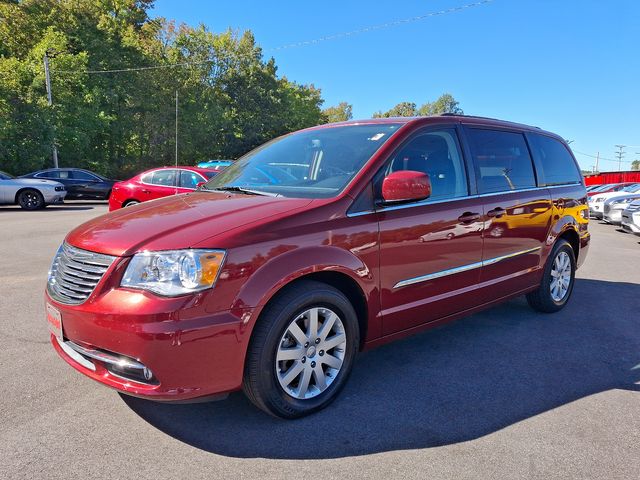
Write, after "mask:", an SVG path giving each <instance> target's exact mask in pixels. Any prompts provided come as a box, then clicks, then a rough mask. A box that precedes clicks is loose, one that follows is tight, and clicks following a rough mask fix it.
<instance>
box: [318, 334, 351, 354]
mask: <svg viewBox="0 0 640 480" xmlns="http://www.w3.org/2000/svg"><path fill="white" fill-rule="evenodd" d="M346 340H347V337H346V336H345V334H344V333H341V334H338V335H334V336H333V337H329V338H328V339H326V340H325V341H324V345H323V346H324V349H325V350H326V351H329V350H331V349H332V348H335V347H337V346H338V345H340V344H341V343H344V342H345V341H346Z"/></svg>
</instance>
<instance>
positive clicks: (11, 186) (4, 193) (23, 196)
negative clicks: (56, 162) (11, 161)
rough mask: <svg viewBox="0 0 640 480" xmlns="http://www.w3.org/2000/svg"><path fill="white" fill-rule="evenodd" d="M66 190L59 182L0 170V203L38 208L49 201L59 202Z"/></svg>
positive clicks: (26, 208) (49, 202)
mask: <svg viewBox="0 0 640 480" xmlns="http://www.w3.org/2000/svg"><path fill="white" fill-rule="evenodd" d="M66 195H67V191H66V190H65V188H64V185H62V184H61V183H60V182H54V181H52V180H40V179H34V178H15V177H14V176H12V175H9V174H8V173H5V172H2V171H0V204H11V205H20V206H21V207H22V208H24V209H25V210H38V209H40V208H44V207H46V206H47V205H49V204H51V203H61V202H62V201H63V200H64V197H65V196H66Z"/></svg>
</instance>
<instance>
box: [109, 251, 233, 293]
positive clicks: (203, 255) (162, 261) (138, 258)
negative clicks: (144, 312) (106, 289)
mask: <svg viewBox="0 0 640 480" xmlns="http://www.w3.org/2000/svg"><path fill="white" fill-rule="evenodd" d="M224 257H225V252H224V251H223V250H167V251H163V252H142V253H138V254H136V255H134V256H133V258H132V259H131V261H130V262H129V266H128V267H127V270H126V272H124V276H123V277H122V282H121V283H120V285H121V286H123V287H129V288H141V289H143V290H149V291H150V292H154V293H157V294H159V295H164V296H167V297H175V296H177V295H184V294H186V293H193V292H198V291H200V290H205V289H207V288H211V287H213V285H214V284H215V283H216V280H217V278H218V274H219V273H220V269H221V268H222V263H223V262H224Z"/></svg>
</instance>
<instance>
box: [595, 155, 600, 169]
mask: <svg viewBox="0 0 640 480" xmlns="http://www.w3.org/2000/svg"><path fill="white" fill-rule="evenodd" d="M599 162H600V152H598V153H597V154H596V169H595V171H596V172H599V171H600V170H598V163H599Z"/></svg>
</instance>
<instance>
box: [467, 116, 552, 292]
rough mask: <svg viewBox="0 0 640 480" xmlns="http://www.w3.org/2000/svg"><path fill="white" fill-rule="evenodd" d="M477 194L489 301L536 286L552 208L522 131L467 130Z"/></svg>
mask: <svg viewBox="0 0 640 480" xmlns="http://www.w3.org/2000/svg"><path fill="white" fill-rule="evenodd" d="M465 134H466V137H467V140H468V145H469V149H470V152H471V158H472V160H473V165H474V170H475V175H476V182H477V185H478V193H479V195H480V198H481V199H482V200H483V202H482V203H483V205H482V211H483V215H484V217H483V220H484V230H483V238H484V246H483V255H482V263H483V266H482V272H481V276H480V282H481V285H480V286H481V288H482V289H484V290H483V291H479V292H478V293H479V294H481V295H482V296H483V297H485V298H486V299H487V301H489V300H493V299H496V298H500V297H504V296H507V295H511V294H513V293H516V292H518V291H521V290H523V289H525V288H528V287H530V286H532V282H534V281H537V280H535V279H536V278H537V277H536V276H535V275H534V272H535V271H536V270H537V269H539V268H540V267H541V254H542V249H543V246H544V244H545V242H546V240H547V237H548V235H549V230H550V228H551V221H552V213H553V203H552V200H551V195H550V194H549V191H548V190H547V189H546V188H544V187H538V183H537V179H536V174H535V169H534V165H533V161H532V158H531V154H530V152H529V147H528V145H527V142H526V140H525V136H524V134H523V132H520V131H515V130H514V131H511V130H500V129H493V128H475V127H466V128H465Z"/></svg>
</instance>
